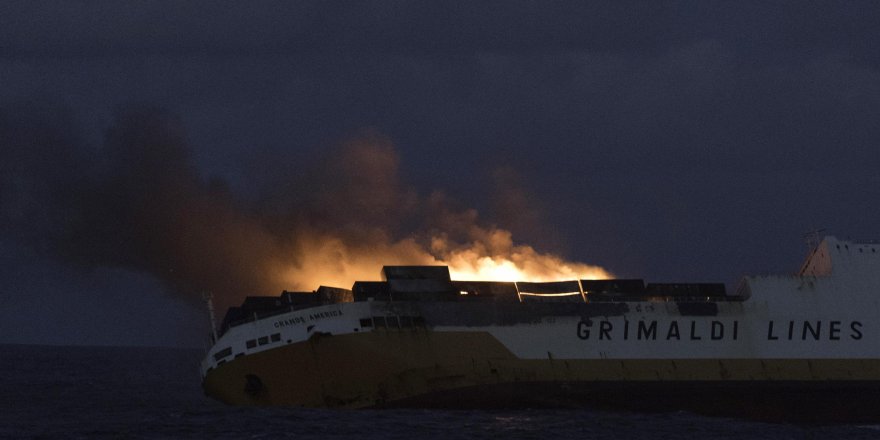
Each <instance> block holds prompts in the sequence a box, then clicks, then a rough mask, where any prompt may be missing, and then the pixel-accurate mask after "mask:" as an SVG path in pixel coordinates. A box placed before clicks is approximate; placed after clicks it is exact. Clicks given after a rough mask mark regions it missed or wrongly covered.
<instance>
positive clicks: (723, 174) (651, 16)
mask: <svg viewBox="0 0 880 440" xmlns="http://www.w3.org/2000/svg"><path fill="white" fill-rule="evenodd" d="M878 24H880V6H877V4H876V3H875V2H855V1H853V2H827V3H825V2H803V1H798V2H755V3H751V4H748V3H744V2H717V3H716V2H709V1H700V2H604V3H598V2H572V3H562V2H483V3H477V2H460V3H450V2H376V3H370V4H367V3H365V2H351V3H347V2H305V1H303V2H256V3H253V2H229V3H228V4H223V3H216V2H198V1H190V2H173V1H167V2H162V1H152V2H117V1H114V2H110V1H107V2H69V1H58V2H40V3H35V2H30V1H4V2H2V3H0V281H2V282H0V343H10V342H11V343H47V344H112V345H183V346H201V345H202V344H203V343H204V342H205V337H204V336H205V335H206V334H207V331H208V330H207V328H208V327H207V324H206V318H205V315H206V313H205V312H204V311H203V309H202V305H201V304H200V303H199V302H198V300H197V295H194V294H192V292H196V291H199V290H203V289H209V290H210V289H214V290H216V289H220V290H223V289H230V290H235V291H236V292H238V291H242V293H241V295H242V296H243V295H248V294H252V295H253V294H277V293H279V292H278V291H262V290H265V289H268V288H269V287H266V286H264V285H262V284H260V283H259V282H252V280H255V279H256V280H259V273H256V272H253V271H246V270H244V269H241V268H242V267H245V266H246V265H247V264H251V263H253V264H257V263H260V262H264V261H266V262H268V261H275V259H276V257H278V255H281V254H286V253H288V252H290V249H292V248H295V247H296V246H297V245H296V244H295V243H294V244H292V243H288V242H286V241H285V242H284V243H278V242H277V238H278V237H286V236H288V235H291V234H292V235H297V234H299V235H300V236H301V235H303V231H312V232H314V231H321V233H331V232H332V233H333V234H337V235H338V236H339V237H350V239H351V240H352V241H351V242H352V243H360V244H362V245H358V246H360V247H359V248H358V249H359V251H362V252H369V251H370V250H371V249H372V248H371V246H375V243H377V240H380V239H385V238H387V239H389V240H392V241H394V240H403V239H406V238H408V237H420V236H421V235H419V234H422V233H423V232H424V231H428V230H430V231H436V230H437V229H438V228H442V227H449V228H452V229H451V230H455V231H464V230H465V229H467V228H459V226H456V225H460V222H463V221H467V222H468V223H467V224H468V225H469V226H468V227H470V226H473V225H479V228H480V229H479V231H485V230H491V229H492V228H495V227H497V228H503V229H504V230H507V231H510V232H511V233H512V237H513V241H514V242H516V243H518V244H527V245H530V246H532V247H533V248H534V249H536V250H537V251H539V252H547V253H553V254H556V255H560V256H562V257H563V258H565V259H567V260H571V261H576V262H582V263H587V264H594V265H599V266H602V267H604V268H606V269H607V270H609V271H611V272H613V273H614V274H615V275H616V276H619V277H639V278H645V279H646V280H649V281H656V282H669V281H693V282H703V281H720V282H725V283H728V285H729V286H730V287H731V288H732V287H734V286H735V283H736V281H737V280H738V279H739V277H741V276H742V275H744V274H752V273H770V272H794V271H796V270H797V269H798V267H799V264H800V263H801V261H802V259H803V257H804V256H805V254H806V251H807V245H806V243H805V241H804V238H803V236H804V234H805V233H807V232H809V231H811V230H814V229H818V228H825V229H827V232H828V233H830V234H834V235H837V236H839V237H841V238H848V237H849V238H854V239H864V238H868V239H870V238H880V210H878V205H877V200H880V123H878V121H880V31H878ZM450 213H452V214H453V215H450ZM459 214H460V215H459ZM450 218H455V219H456V221H458V222H459V223H456V224H455V225H450V224H449V223H448V219H450ZM462 218H465V220H462ZM438 219H443V220H442V221H440V220H438ZM456 228H459V229H456ZM468 231H470V232H467V233H464V232H463V234H464V235H462V237H464V238H460V239H459V240H461V241H467V240H468V237H470V236H471V235H467V234H473V233H474V232H473V231H474V229H473V228H471V229H468ZM479 231H478V232H479ZM451 234H452V233H451ZM452 235H454V234H452ZM194 237H195V238H194ZM377 237H379V238H377ZM292 241H296V240H292ZM231 254H235V256H234V258H233V257H228V255H231ZM303 258H305V257H304V256H302V255H299V256H297V257H296V258H295V261H296V264H299V263H300V262H301V261H302V259H303ZM194 261H195V262H196V263H193V262H194ZM239 262H240V263H241V264H238V263H239ZM382 263H383V262H378V264H379V265H381V264H382ZM239 272H241V273H239ZM217 274H223V275H222V276H218V275H217ZM251 286H252V287H251ZM271 287H272V288H275V287H276V286H275V285H274V284H273V285H271ZM314 287H317V286H314ZM343 287H347V286H343ZM247 290H254V291H247ZM245 291H246V292H245ZM187 292H188V293H187ZM220 313H221V314H222V311H221V312H220Z"/></svg>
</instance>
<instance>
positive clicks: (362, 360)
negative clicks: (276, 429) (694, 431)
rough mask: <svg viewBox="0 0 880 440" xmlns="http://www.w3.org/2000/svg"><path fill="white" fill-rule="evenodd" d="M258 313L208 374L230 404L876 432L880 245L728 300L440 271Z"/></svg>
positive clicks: (394, 275) (390, 270)
mask: <svg viewBox="0 0 880 440" xmlns="http://www.w3.org/2000/svg"><path fill="white" fill-rule="evenodd" d="M383 278H384V281H358V282H355V283H354V285H353V286H352V287H351V289H341V288H332V287H324V286H322V287H320V288H319V289H318V290H317V291H315V292H308V293H302V292H284V293H282V294H281V295H280V296H278V297H248V298H247V299H246V300H245V301H244V303H243V304H242V305H241V306H239V307H233V308H230V309H229V311H228V312H227V313H226V317H225V319H224V320H223V323H222V325H221V326H220V328H219V335H217V336H215V338H214V339H215V341H214V344H213V346H212V348H210V350H209V352H208V354H207V356H206V357H205V359H204V361H203V362H202V365H201V371H202V377H203V387H204V390H205V392H206V394H207V395H208V396H211V397H213V398H215V399H217V400H220V401H222V402H225V403H228V404H236V405H288V406H297V407H325V408H327V407H329V408H366V407H452V408H487V407H488V408H497V407H511V406H517V407H523V406H525V407H534V406H554V407H559V406H572V405H575V406H589V407H593V408H599V409H613V410H618V409H624V410H648V411H676V410H691V411H696V412H700V413H705V414H712V415H729V416H745V417H754V418H759V419H782V420H806V421H811V420H823V421H861V420H871V421H877V420H880V397H878V396H880V333H878V330H880V325H878V322H877V321H878V312H880V304H878V301H880V296H878V294H880V243H877V242H857V241H845V240H839V239H836V238H834V237H825V238H824V240H822V242H821V243H819V244H818V245H817V246H815V247H814V248H813V250H812V251H811V253H810V254H809V255H808V257H807V259H806V261H805V262H804V264H803V265H802V267H801V269H800V271H799V272H798V273H797V274H795V275H757V276H746V277H744V278H743V279H742V281H741V282H740V284H739V285H738V287H737V289H736V290H735V292H732V293H729V292H727V291H726V289H725V285H724V284H706V283H700V284H693V283H691V284H685V283H663V284H658V283H648V284H646V283H645V282H644V281H643V280H640V279H604V280H579V279H576V280H570V281H562V282H528V281H521V282H485V281H459V280H452V279H450V274H449V270H448V268H447V267H445V266H385V267H384V268H383Z"/></svg>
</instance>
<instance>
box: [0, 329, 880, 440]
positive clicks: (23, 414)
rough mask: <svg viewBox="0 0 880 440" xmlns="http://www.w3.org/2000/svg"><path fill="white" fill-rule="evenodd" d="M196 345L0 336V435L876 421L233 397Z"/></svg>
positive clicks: (527, 434)
mask: <svg viewBox="0 0 880 440" xmlns="http://www.w3.org/2000/svg"><path fill="white" fill-rule="evenodd" d="M202 355H203V353H202V351H201V350H191V349H172V348H143V347H127V348H121V347H76V346H63V347H56V346H33V345H0V438H2V439H189V438H192V439H237V440H241V439H356V440H367V439H406V440H431V439H438V440H452V439H503V440H514V439H540V440H558V439H625V438H639V439H641V438H645V439H653V438H657V439H689V440H694V439H714V438H718V439H834V438H840V439H860V438H865V439H867V438H880V425H831V426H825V425H821V424H813V425H792V424H772V423H759V422H754V421H748V420H737V419H727V418H715V417H703V416H700V415H696V414H691V413H686V412H667V413H651V414H643V413H621V412H599V411H591V410H587V409H565V410H558V409H517V410H482V411H472V410H397V409H395V410H387V409H383V410H318V409H307V410H304V409H295V408H252V407H233V406H227V405H224V404H222V403H219V402H216V401H214V400H211V399H209V398H207V397H205V395H204V394H203V393H202V390H201V384H200V377H199V372H198V365H199V361H200V360H201V357H202Z"/></svg>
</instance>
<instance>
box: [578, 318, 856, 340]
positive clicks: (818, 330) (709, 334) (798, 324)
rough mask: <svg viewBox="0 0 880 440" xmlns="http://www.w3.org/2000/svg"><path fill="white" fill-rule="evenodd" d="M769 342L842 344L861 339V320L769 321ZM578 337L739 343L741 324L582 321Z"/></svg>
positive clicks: (585, 338) (732, 322) (729, 322)
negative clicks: (844, 340)
mask: <svg viewBox="0 0 880 440" xmlns="http://www.w3.org/2000/svg"><path fill="white" fill-rule="evenodd" d="M766 327H767V340H768V341H778V340H788V341H795V340H801V341H823V340H824V341H839V340H841V339H852V340H856V341H858V340H861V339H862V336H863V334H862V323H861V322H860V321H833V320H832V321H822V320H817V321H807V320H803V321H798V320H787V321H775V320H771V321H768V322H767V326H766ZM577 337H578V338H580V339H583V340H589V339H593V340H600V341H603V340H606V341H611V340H615V339H620V340H624V341H628V340H637V341H656V340H658V339H659V340H667V341H669V340H679V341H680V340H690V341H701V340H710V341H722V340H730V341H736V340H738V339H739V321H736V320H735V321H727V322H725V321H718V320H712V321H698V320H689V321H688V320H686V321H679V320H671V321H668V322H660V321H657V320H651V321H646V320H639V321H629V320H624V321H623V323H619V322H618V323H614V322H612V321H608V320H601V321H598V324H597V325H594V322H593V321H592V320H581V321H579V322H578V323H577Z"/></svg>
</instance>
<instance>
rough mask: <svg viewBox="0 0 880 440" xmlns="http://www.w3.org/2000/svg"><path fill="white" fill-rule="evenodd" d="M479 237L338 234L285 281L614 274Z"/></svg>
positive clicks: (311, 284) (306, 247)
mask: <svg viewBox="0 0 880 440" xmlns="http://www.w3.org/2000/svg"><path fill="white" fill-rule="evenodd" d="M480 232H482V233H481V234H479V235H480V237H479V239H477V240H474V241H473V242H471V243H469V244H467V245H458V246H456V245H454V244H451V243H450V242H449V241H448V240H447V239H446V238H444V237H442V236H435V237H433V238H432V240H431V246H430V249H426V248H424V247H423V246H421V245H419V244H418V243H417V242H416V241H415V240H413V239H407V240H400V241H397V242H393V243H387V244H375V243H373V244H371V245H369V246H364V245H360V246H357V245H350V244H347V243H345V242H344V241H343V240H342V239H340V238H338V237H327V236H324V237H321V238H313V239H310V240H304V241H303V242H302V249H301V255H304V256H306V258H305V259H304V261H303V262H302V263H301V264H299V265H298V266H296V267H288V268H286V269H284V270H283V275H282V278H283V281H284V283H285V284H286V285H289V286H295V288H297V289H303V290H313V289H315V288H316V287H317V286H319V285H326V286H336V287H345V288H348V287H351V285H352V284H353V283H354V282H355V281H359V280H360V281H370V280H379V279H381V269H382V266H384V265H443V266H449V271H450V275H451V276H452V279H455V280H468V281H538V282H540V281H563V280H575V279H606V278H612V277H613V276H612V274H611V273H610V272H608V271H607V270H605V269H603V268H601V267H598V266H591V265H587V264H583V263H577V262H570V261H566V260H564V259H563V258H561V257H559V256H557V255H553V254H549V253H540V252H538V251H536V250H535V249H534V248H532V247H531V246H527V245H516V244H514V243H513V240H512V238H511V234H510V232H508V231H506V230H503V229H492V230H480Z"/></svg>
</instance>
